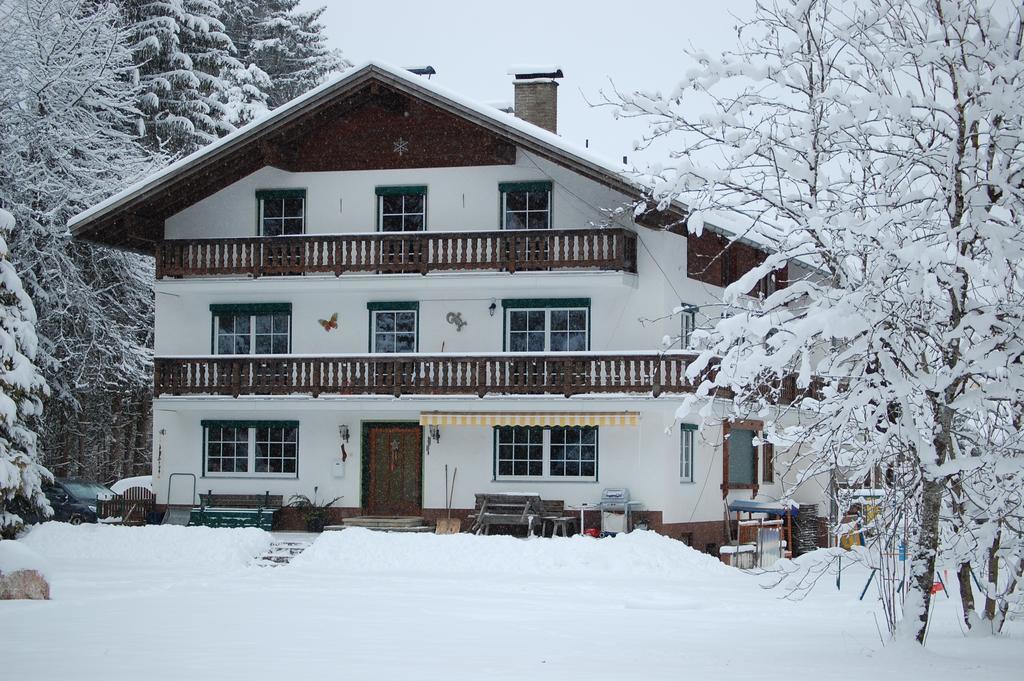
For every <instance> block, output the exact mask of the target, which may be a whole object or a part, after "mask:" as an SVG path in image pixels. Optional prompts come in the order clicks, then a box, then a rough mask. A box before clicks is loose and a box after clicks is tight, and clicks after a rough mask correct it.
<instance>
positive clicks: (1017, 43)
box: [615, 0, 1024, 642]
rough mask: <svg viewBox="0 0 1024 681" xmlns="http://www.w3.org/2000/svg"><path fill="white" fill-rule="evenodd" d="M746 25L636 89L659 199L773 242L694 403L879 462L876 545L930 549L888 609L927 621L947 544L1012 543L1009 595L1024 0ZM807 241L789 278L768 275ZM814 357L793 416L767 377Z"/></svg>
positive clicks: (917, 630)
mask: <svg viewBox="0 0 1024 681" xmlns="http://www.w3.org/2000/svg"><path fill="white" fill-rule="evenodd" d="M739 36H740V45H739V47H738V48H736V49H734V50H732V51H730V52H727V53H725V54H723V55H721V56H720V57H713V56H711V55H708V54H703V53H695V54H693V55H692V56H693V58H694V60H695V61H696V63H697V67H696V68H694V69H693V70H692V71H691V72H690V73H688V74H687V75H686V77H685V78H684V79H683V80H682V81H681V82H680V83H679V85H678V86H677V87H676V88H675V89H674V91H672V92H671V93H670V94H668V95H666V96H663V95H661V94H660V93H644V92H637V93H633V94H631V95H619V96H618V97H617V98H616V100H615V101H616V104H617V105H618V106H619V109H620V112H621V113H622V114H623V115H627V116H648V117H652V118H653V124H652V128H651V130H652V138H661V137H664V136H671V140H673V141H674V144H673V152H672V156H671V160H670V162H669V163H667V164H665V167H664V168H655V169H653V171H652V181H653V182H654V184H655V187H656V190H655V194H654V198H655V199H656V200H657V201H659V202H662V203H663V202H665V201H667V200H668V199H670V198H676V197H678V198H680V199H682V200H683V201H685V202H686V203H687V204H688V205H689V206H690V208H691V209H692V212H691V217H690V218H689V220H688V228H689V230H690V231H691V232H693V233H697V234H699V233H701V231H702V229H703V228H704V223H705V219H707V220H708V221H714V220H716V219H728V220H730V225H733V224H735V225H739V231H740V232H741V236H742V237H744V238H747V239H752V240H755V241H758V242H761V243H764V244H767V245H769V246H770V247H771V248H772V249H773V250H774V251H775V253H774V254H773V255H771V256H770V257H768V258H767V260H766V262H765V263H764V264H763V265H762V266H760V267H758V268H756V269H755V270H753V271H752V272H750V273H748V274H746V275H745V276H743V277H742V278H740V279H739V281H737V282H735V283H733V284H731V285H729V286H728V287H727V288H726V289H725V303H726V304H727V305H729V306H731V308H732V309H733V311H734V312H735V314H732V315H731V316H728V317H726V318H723V319H721V320H720V321H717V322H716V323H715V324H714V326H713V328H711V329H708V330H705V331H703V332H699V333H695V334H693V338H694V343H695V347H698V348H700V349H701V350H702V352H701V354H700V357H699V359H698V360H697V361H696V362H694V363H693V364H692V365H691V366H690V367H689V371H690V375H691V376H693V377H695V378H696V377H698V376H706V375H707V374H705V373H703V372H704V370H705V369H706V368H707V367H708V366H710V365H717V366H718V367H719V370H718V371H717V373H714V374H713V378H711V379H707V380H704V381H703V382H702V383H701V385H700V387H699V389H698V390H697V394H696V395H695V396H694V398H693V399H690V400H687V402H686V404H684V406H683V410H688V409H691V408H697V405H698V404H699V403H698V400H700V399H701V398H706V397H708V396H711V395H713V394H714V393H715V391H716V390H718V389H720V388H728V389H730V390H731V391H732V393H733V395H734V396H735V397H734V399H733V401H732V404H733V408H734V412H735V413H736V414H737V415H738V416H741V417H743V416H752V415H756V416H757V417H761V418H764V419H765V420H766V421H767V422H770V421H771V420H772V419H775V425H774V427H766V431H767V437H768V438H769V439H770V440H771V441H773V442H774V443H775V444H776V445H787V444H792V443H801V444H802V446H801V448H800V449H799V454H798V458H797V460H796V462H795V464H794V465H795V466H796V467H797V468H798V469H799V470H800V471H801V473H802V475H804V476H806V475H808V474H812V473H815V472H825V471H837V472H839V473H841V474H843V475H845V476H846V477H847V479H848V480H849V481H851V482H854V481H856V480H858V479H863V478H865V477H867V475H868V474H869V473H871V472H872V471H880V472H881V473H882V477H881V479H882V480H883V482H882V485H883V486H884V489H885V496H884V504H882V507H883V510H884V512H883V513H882V514H880V516H879V519H880V520H878V521H876V523H875V525H874V527H872V528H869V530H870V531H871V532H872V533H877V537H878V538H879V544H878V546H879V547H880V550H879V551H877V552H876V554H875V555H876V557H886V556H891V555H894V552H895V551H897V547H898V546H900V545H901V544H902V543H904V542H905V544H906V546H907V553H908V555H909V560H910V581H909V587H908V590H906V591H905V592H904V594H905V599H904V600H903V603H902V608H895V609H894V611H893V617H892V620H891V621H890V625H891V626H892V627H893V628H894V630H895V631H900V630H902V631H904V632H906V634H907V635H909V636H911V637H913V638H914V639H916V640H917V641H918V642H923V641H924V639H925V636H926V633H927V628H928V617H929V611H930V601H931V598H932V584H933V581H934V578H935V569H936V561H937V559H938V556H939V555H940V551H944V552H945V557H946V559H947V560H949V561H951V562H952V563H953V564H954V565H963V564H967V565H968V567H970V566H971V565H973V567H974V570H973V571H974V572H975V574H977V575H989V574H991V571H990V569H989V566H988V565H985V564H984V563H983V562H982V560H983V559H987V557H992V559H993V560H995V561H996V562H997V563H999V564H1003V565H1004V570H1003V571H1002V573H1001V574H1002V577H1000V578H998V579H999V580H1001V581H1000V582H999V584H998V585H997V584H995V583H993V581H989V582H988V583H987V585H986V589H985V591H986V595H987V596H990V597H991V598H992V599H1002V601H1003V603H1004V604H1010V603H1012V602H1013V601H1014V599H1016V598H1017V596H1015V595H1014V592H1015V591H1017V592H1019V589H1020V582H1021V580H1020V579H1019V577H1020V574H1021V572H1020V571H1021V565H1022V552H1024V547H1022V544H1021V542H1022V536H1024V535H1022V534H1021V517H1022V514H1021V506H1020V499H1021V493H1020V492H1021V484H1022V477H1024V476H1022V468H1024V447H1022V442H1021V431H1022V426H1024V423H1022V416H1021V414H1022V413H1024V230H1021V228H1020V225H1021V221H1022V219H1024V192H1022V187H1024V59H1022V53H1021V50H1022V44H1024V8H1022V7H1021V6H1020V4H1019V3H987V2H981V1H978V0H896V1H891V0H780V1H779V2H777V3H759V4H758V5H757V8H756V11H755V15H754V17H753V19H752V20H751V21H749V22H746V23H745V24H743V25H742V26H740V27H739ZM698 102H699V104H698ZM700 105H703V107H704V108H705V110H704V112H703V113H701V114H700V115H694V114H693V113H691V112H692V111H693V109H694V108H698V107H699V106H700ZM787 262H789V263H791V281H790V282H789V285H788V286H787V287H785V288H783V289H780V290H777V291H775V292H773V293H771V294H770V295H767V296H766V297H765V298H763V299H758V298H756V297H751V296H750V295H749V294H750V292H751V291H752V289H754V286H755V284H756V282H757V281H758V280H760V279H762V278H763V277H765V276H766V275H768V274H770V273H771V272H772V271H773V270H776V269H779V268H782V267H783V266H784V265H785V264H786V263H787ZM794 375H795V376H796V381H797V384H798V387H799V388H801V392H802V395H801V396H800V397H799V398H798V400H797V402H796V403H795V404H794V405H793V409H792V410H790V413H789V414H784V415H783V417H782V418H776V417H778V416H779V414H778V412H777V410H776V408H775V407H774V406H773V405H772V402H773V401H774V400H775V399H778V398H779V392H778V391H777V390H776V391H775V392H774V394H772V395H769V394H768V393H767V392H766V391H765V386H766V385H773V384H774V385H776V386H778V385H781V384H783V381H784V380H786V379H788V378H789V377H791V376H794ZM786 419H789V420H786ZM983 490H988V491H987V492H985V493H982V491H983ZM968 502H969V503H968ZM954 539H955V541H953V540H954ZM968 539H970V540H968ZM893 560H895V558H893ZM963 581H964V580H963V579H961V584H962V583H963ZM965 605H966V606H967V607H969V608H970V607H973V606H972V605H968V604H967V603H966V602H965ZM993 607H994V608H996V609H999V608H1000V607H1001V606H998V605H995V606H993ZM970 614H972V613H965V621H967V622H968V623H970V622H971V621H972V618H971V617H970ZM993 619H995V618H993Z"/></svg>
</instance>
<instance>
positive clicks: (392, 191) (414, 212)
mask: <svg viewBox="0 0 1024 681" xmlns="http://www.w3.org/2000/svg"><path fill="white" fill-rule="evenodd" d="M374 191H375V193H376V195H377V231H378V232H387V233H398V232H422V231H425V230H426V229H427V187H426V185H401V186H387V187H377V188H376V189H375V190H374Z"/></svg>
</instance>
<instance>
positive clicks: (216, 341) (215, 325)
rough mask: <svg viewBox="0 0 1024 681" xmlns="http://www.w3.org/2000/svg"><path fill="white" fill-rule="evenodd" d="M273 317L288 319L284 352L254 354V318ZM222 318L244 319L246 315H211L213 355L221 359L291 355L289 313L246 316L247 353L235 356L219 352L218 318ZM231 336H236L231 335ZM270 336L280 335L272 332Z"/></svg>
mask: <svg viewBox="0 0 1024 681" xmlns="http://www.w3.org/2000/svg"><path fill="white" fill-rule="evenodd" d="M275 315H285V316H287V317H288V329H287V331H286V332H285V333H286V334H287V339H288V344H287V347H286V348H285V351H284V352H270V353H265V352H260V353H258V352H256V335H257V334H256V318H257V317H273V316H275ZM222 316H225V317H226V316H231V317H245V316H247V315H245V314H223V315H222V314H221V313H216V314H214V315H213V354H215V355H220V356H222V357H245V356H248V355H257V354H259V355H266V354H271V355H288V354H291V351H292V315H291V313H290V312H264V313H258V314H257V313H253V314H249V315H248V317H249V352H247V353H244V354H237V353H233V352H221V351H220V318H221V317H222ZM271 326H273V322H271ZM233 335H237V334H233ZM259 335H266V334H259ZM270 335H271V336H280V335H281V334H279V333H274V332H273V331H272V332H271V333H270ZM271 344H273V343H271Z"/></svg>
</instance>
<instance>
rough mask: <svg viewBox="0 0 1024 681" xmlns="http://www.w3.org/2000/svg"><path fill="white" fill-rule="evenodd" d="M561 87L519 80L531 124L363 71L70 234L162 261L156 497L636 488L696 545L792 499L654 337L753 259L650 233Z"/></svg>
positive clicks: (402, 498)
mask: <svg viewBox="0 0 1024 681" xmlns="http://www.w3.org/2000/svg"><path fill="white" fill-rule="evenodd" d="M558 76H560V72H559V73H555V72H545V73H540V74H536V73H535V74H529V73H519V74H516V77H517V79H516V81H515V87H516V90H517V91H516V99H517V115H516V116H513V115H512V114H510V113H506V112H503V111H499V110H498V109H495V108H491V107H487V106H484V105H481V104H477V103H474V102H470V101H468V100H466V99H464V98H462V97H459V96H458V95H456V94H454V93H451V92H449V91H447V90H445V89H443V88H441V87H438V86H437V85H436V84H435V83H433V82H432V81H429V80H427V79H426V78H424V77H422V76H419V75H416V74H413V73H410V72H408V71H405V70H402V69H397V68H394V67H391V66H387V65H384V64H380V63H376V62H371V63H368V64H365V65H363V66H361V67H357V68H355V69H352V70H351V71H349V72H347V73H346V74H344V75H343V76H342V77H340V78H339V79H337V80H335V81H332V82H330V83H328V84H325V85H324V86H321V87H320V88H317V89H316V90H314V91H312V92H310V93H308V94H307V95H304V96H302V97H300V98H299V99H297V100H295V101H293V102H291V103H289V104H287V105H285V106H283V107H281V108H280V109H277V110H276V111H274V112H273V113H272V114H271V115H269V116H268V117H266V118H264V119H262V120H260V121H257V122H255V123H253V124H251V125H249V126H247V127H246V128H243V129H241V130H239V131H237V132H236V133H233V134H232V135H230V136H228V137H226V138H224V139H222V140H220V141H219V142H218V143H216V144H214V145H211V146H210V147H207V148H205V149H203V150H201V151H199V152H197V153H196V154H193V155H192V156H190V157H188V158H185V159H183V160H182V161H180V162H178V163H176V164H174V165H172V166H170V167H169V168H167V169H165V170H164V171H162V172H160V173H158V174H157V175H155V176H153V177H151V178H148V179H147V180H144V181H143V182H140V183H139V184H137V185H135V186H133V187H129V188H127V189H126V190H124V191H123V192H121V193H119V194H118V195H116V196H114V197H111V198H110V199H108V200H107V201H105V202H103V203H102V204H100V205H98V206H96V207H94V208H92V209H91V210H89V211H87V212H86V213H83V214H82V215H80V216H78V217H76V218H75V219H74V220H73V221H72V223H71V228H72V230H73V231H74V233H75V234H76V236H78V237H79V238H83V239H88V240H92V241H96V242H100V243H104V244H107V245H110V246H114V247H117V248H124V249H129V250H134V251H138V252H142V253H146V254H150V255H152V256H154V257H155V261H156V282H155V294H156V329H155V360H154V361H155V366H154V381H155V384H154V396H155V398H154V403H153V410H154V411H153V429H154V433H153V449H154V451H153V475H154V490H155V492H156V494H157V501H158V503H160V504H178V503H191V502H190V500H189V499H188V498H187V497H188V496H189V495H190V494H191V483H190V482H189V483H188V484H184V483H183V484H181V485H179V483H180V482H181V479H180V478H179V479H178V481H177V482H174V484H173V485H169V483H170V482H173V481H172V480H171V479H170V476H171V475H172V474H176V473H184V474H190V475H194V476H195V477H196V479H197V487H198V490H199V491H200V492H204V493H205V492H210V493H213V494H222V495H223V494H227V495H230V494H239V495H258V494H264V493H270V494H272V495H281V496H283V497H284V499H286V500H287V499H288V498H289V497H290V496H291V495H293V494H306V495H312V494H313V491H314V489H315V490H316V491H317V495H318V496H319V497H321V498H324V497H326V498H333V497H338V496H340V497H342V500H341V501H340V502H338V504H337V505H336V506H337V508H335V509H334V510H333V513H334V515H335V517H336V518H337V517H347V516H356V515H408V516H423V517H426V518H428V519H429V518H435V517H439V516H440V515H442V514H443V513H444V512H445V511H444V508H445V505H446V502H445V495H444V492H445V487H446V484H445V469H446V466H447V468H448V469H449V470H452V469H455V468H457V469H458V477H457V481H456V486H455V489H454V495H453V503H452V506H453V509H454V511H453V514H455V515H463V516H464V515H466V514H468V513H470V512H471V510H472V509H473V506H474V501H475V494H477V493H493V492H536V493H539V494H541V496H542V497H543V498H545V499H557V500H562V501H564V502H565V504H566V505H567V506H569V507H572V506H576V505H580V504H586V503H593V502H596V501H597V500H598V498H599V497H600V495H601V490H602V489H603V488H605V487H627V488H629V490H630V491H631V494H632V497H633V498H634V499H636V500H638V501H639V502H641V503H642V504H643V514H644V516H645V518H646V520H647V522H648V523H649V525H650V526H651V527H652V528H654V529H656V530H658V531H661V532H665V533H666V534H670V535H672V536H676V537H680V538H684V539H687V540H689V541H691V542H693V543H694V544H695V545H697V546H699V547H701V548H704V547H705V546H707V545H709V544H720V543H722V541H723V540H724V535H725V528H724V524H723V500H727V499H729V498H732V497H743V498H746V499H750V498H752V497H754V498H757V499H766V500H768V499H774V498H777V497H778V496H779V495H780V494H781V491H782V479H781V474H780V471H779V466H777V465H776V464H777V459H778V458H779V457H783V456H784V453H779V455H778V456H776V453H775V452H772V451H771V449H770V447H768V446H764V445H761V446H759V445H758V444H757V442H758V440H757V435H758V430H759V428H760V426H761V424H759V423H757V422H728V421H725V420H723V418H722V416H721V415H720V416H718V417H708V420H707V421H705V422H703V423H700V422H698V421H696V420H693V419H690V420H688V421H687V422H680V421H679V420H678V419H677V417H676V409H677V407H678V405H679V402H680V400H681V397H682V395H684V394H685V393H686V392H689V391H690V390H692V387H693V386H692V384H691V383H689V382H688V381H687V379H686V377H685V367H686V364H687V361H688V358H689V357H690V355H688V354H687V353H685V352H683V351H679V350H673V349H666V347H665V345H664V343H663V339H664V338H665V337H671V338H675V337H678V336H679V335H680V334H683V335H685V334H687V333H689V332H690V331H692V330H693V329H694V328H695V327H696V326H698V325H700V324H702V323H706V321H707V319H708V318H711V317H714V316H717V315H719V314H721V311H722V305H721V293H722V287H723V286H724V285H726V284H728V283H730V282H731V281H735V279H737V278H739V277H740V276H741V275H742V274H743V273H744V272H745V271H748V270H749V269H750V268H751V267H753V266H754V265H755V264H756V263H757V262H758V261H759V258H760V257H763V253H760V252H759V251H758V250H757V248H756V247H755V246H752V245H748V244H745V243H741V242H733V243H730V240H729V238H728V235H726V234H722V233H717V232H714V231H706V232H705V233H704V234H703V235H701V236H694V235H688V236H687V235H684V234H681V233H679V232H677V231H673V230H669V229H663V228H661V225H662V224H664V223H665V222H667V221H669V220H671V219H675V220H677V221H678V219H680V218H681V213H678V212H676V213H675V214H654V213H645V214H641V215H640V216H639V217H636V218H634V210H633V207H634V205H635V204H636V202H637V200H638V199H639V197H640V196H641V189H640V188H639V187H637V186H636V185H635V184H633V182H632V181H631V180H630V179H629V178H628V176H627V175H626V174H625V173H624V172H623V171H622V169H620V168H618V167H615V166H613V165H611V164H608V163H606V162H604V161H602V160H600V159H597V158H595V157H593V156H592V155H590V154H589V152H587V150H585V149H576V148H574V147H572V146H571V145H569V144H567V143H566V142H565V141H564V140H562V139H561V138H560V137H559V136H558V135H557V134H556V133H555V132H554V114H553V112H554V111H556V104H555V101H554V99H553V98H554V95H555V92H556V88H557V83H556V81H555V80H554V79H555V78H556V77H558ZM524 119H525V120H524ZM531 120H532V121H533V122H530V121H531ZM546 128H547V129H546ZM672 210H677V209H672ZM784 278H785V275H784V273H783V274H782V275H780V276H779V278H778V279H775V278H773V279H772V280H771V281H765V282H762V283H761V284H759V286H763V287H768V288H770V287H772V286H779V285H784V284H785V281H784ZM680 308H682V309H684V312H683V313H682V314H681V315H680V314H678V313H676V314H673V310H678V309H680ZM675 347H678V345H676V346H675ZM722 414H724V411H723V412H722ZM815 501H816V500H815Z"/></svg>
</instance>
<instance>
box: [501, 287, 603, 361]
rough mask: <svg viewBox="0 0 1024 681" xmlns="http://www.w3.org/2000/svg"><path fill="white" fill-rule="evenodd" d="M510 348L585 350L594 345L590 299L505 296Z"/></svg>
mask: <svg viewBox="0 0 1024 681" xmlns="http://www.w3.org/2000/svg"><path fill="white" fill-rule="evenodd" d="M502 305H503V306H504V307H505V328H506V332H505V348H506V350H507V351H509V352H581V351H586V350H588V349H589V348H590V299H589V298H571V299H514V300H503V301H502Z"/></svg>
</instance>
